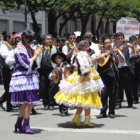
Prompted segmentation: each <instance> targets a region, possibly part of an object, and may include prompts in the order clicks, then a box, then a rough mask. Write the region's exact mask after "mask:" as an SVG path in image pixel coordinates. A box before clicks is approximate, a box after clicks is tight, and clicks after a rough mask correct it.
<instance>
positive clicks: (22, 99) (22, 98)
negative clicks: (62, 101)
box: [11, 90, 39, 104]
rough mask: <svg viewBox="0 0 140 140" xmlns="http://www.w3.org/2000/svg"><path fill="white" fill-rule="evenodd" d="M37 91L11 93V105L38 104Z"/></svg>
mask: <svg viewBox="0 0 140 140" xmlns="http://www.w3.org/2000/svg"><path fill="white" fill-rule="evenodd" d="M37 92H38V91H37V90H28V91H19V92H12V93H11V104H24V103H28V104H31V103H33V104H36V103H38V102H39V97H38V94H37Z"/></svg>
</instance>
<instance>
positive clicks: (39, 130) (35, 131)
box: [13, 128, 44, 135]
mask: <svg viewBox="0 0 140 140" xmlns="http://www.w3.org/2000/svg"><path fill="white" fill-rule="evenodd" d="M32 130H33V131H34V134H26V133H21V132H15V131H13V133H15V134H24V135H35V134H40V133H41V132H42V131H44V130H43V129H35V128H34V129H32Z"/></svg>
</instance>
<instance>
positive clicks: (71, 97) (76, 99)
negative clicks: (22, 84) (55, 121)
mask: <svg viewBox="0 0 140 140" xmlns="http://www.w3.org/2000/svg"><path fill="white" fill-rule="evenodd" d="M54 98H55V100H56V102H57V103H58V104H64V105H66V106H70V107H71V106H73V107H82V108H96V109H100V108H102V103H101V100H100V97H99V95H98V92H97V91H95V92H92V93H85V94H78V93H77V94H62V93H61V92H60V91H59V92H57V93H56V95H55V97H54Z"/></svg>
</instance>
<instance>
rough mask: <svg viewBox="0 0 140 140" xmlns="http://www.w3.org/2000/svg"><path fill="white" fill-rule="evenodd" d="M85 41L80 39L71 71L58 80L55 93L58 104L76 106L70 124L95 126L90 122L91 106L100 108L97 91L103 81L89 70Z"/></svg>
mask: <svg viewBox="0 0 140 140" xmlns="http://www.w3.org/2000/svg"><path fill="white" fill-rule="evenodd" d="M86 43H87V41H80V42H79V45H78V49H79V52H78V54H77V55H76V56H75V57H74V58H73V60H72V66H73V72H72V74H71V75H70V76H68V77H67V78H66V79H63V80H61V81H60V84H59V87H60V91H59V92H58V93H57V94H56V95H55V99H56V102H57V103H58V104H60V105H61V104H64V105H66V106H74V107H77V111H76V114H75V116H74V118H73V119H72V124H74V125H76V126H84V127H95V124H92V123H91V122H90V111H91V108H99V109H100V108H101V107H102V103H101V101H100V97H99V95H98V91H100V90H101V89H102V88H103V83H102V81H101V79H100V77H99V75H98V73H97V72H94V73H92V71H91V60H90V58H89V56H88V54H87V52H86V47H87V46H86ZM83 110H84V111H85V120H84V122H83V124H82V123H80V116H81V113H82V111H83Z"/></svg>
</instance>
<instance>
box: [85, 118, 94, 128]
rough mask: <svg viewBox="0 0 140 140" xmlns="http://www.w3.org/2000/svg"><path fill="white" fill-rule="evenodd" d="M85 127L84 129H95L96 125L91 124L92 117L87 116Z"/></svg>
mask: <svg viewBox="0 0 140 140" xmlns="http://www.w3.org/2000/svg"><path fill="white" fill-rule="evenodd" d="M83 125H84V127H95V124H93V123H91V122H90V116H85V120H84V122H83Z"/></svg>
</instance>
